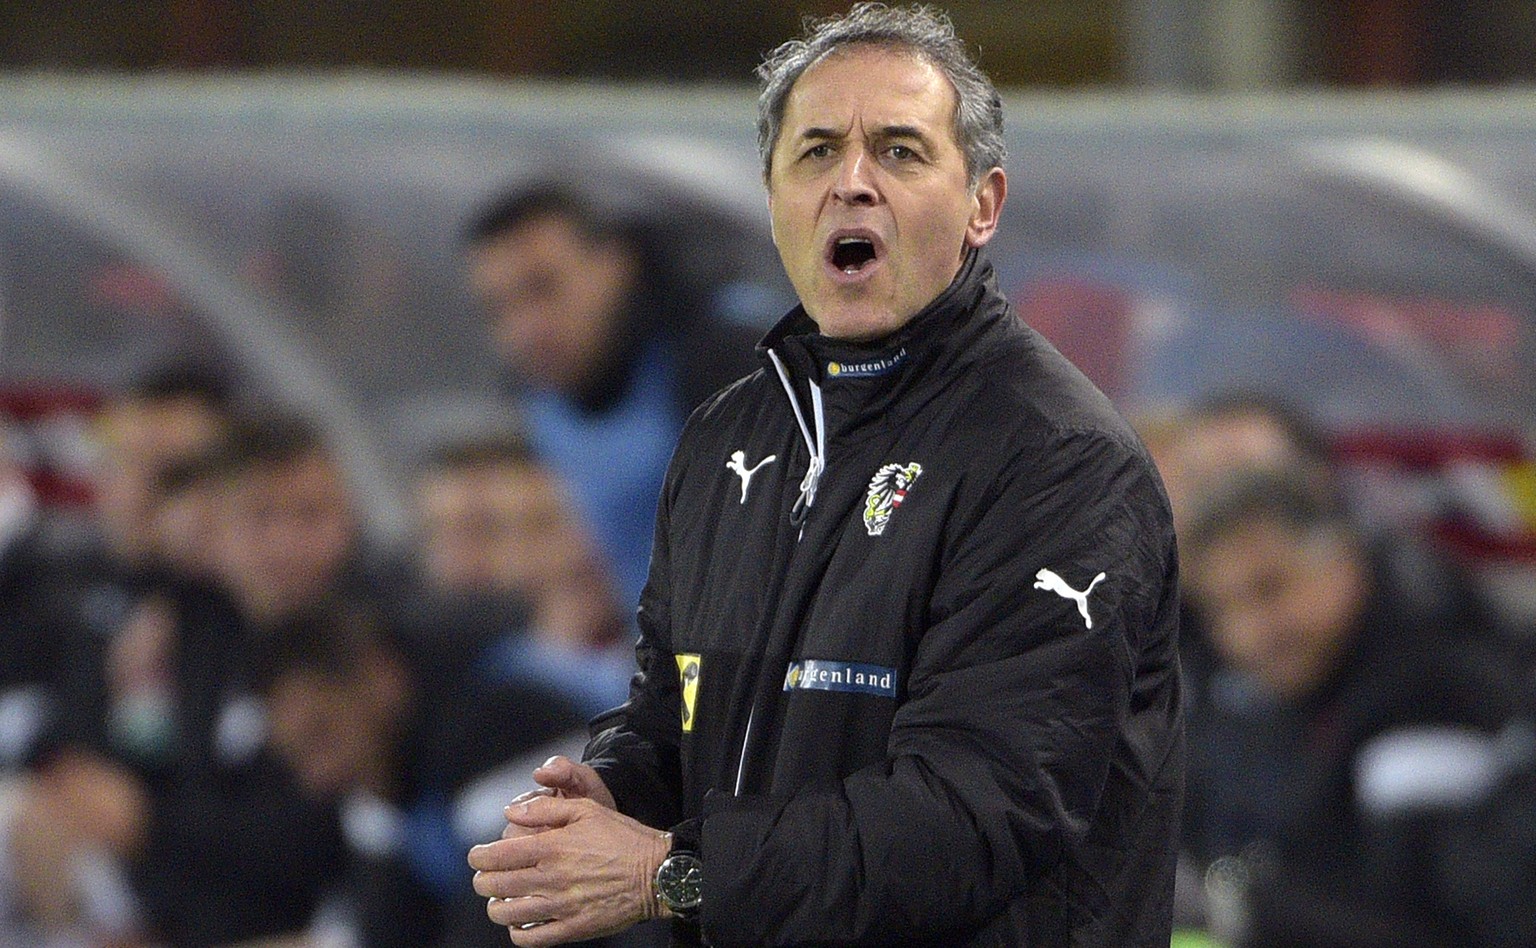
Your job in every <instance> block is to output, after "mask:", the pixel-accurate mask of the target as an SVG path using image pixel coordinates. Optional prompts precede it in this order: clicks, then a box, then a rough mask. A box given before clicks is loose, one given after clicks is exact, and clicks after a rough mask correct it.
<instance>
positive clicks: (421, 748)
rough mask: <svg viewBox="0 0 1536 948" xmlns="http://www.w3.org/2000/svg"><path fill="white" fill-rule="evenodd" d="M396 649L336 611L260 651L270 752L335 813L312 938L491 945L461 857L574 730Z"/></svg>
mask: <svg viewBox="0 0 1536 948" xmlns="http://www.w3.org/2000/svg"><path fill="white" fill-rule="evenodd" d="M409 649H410V646H409V645H407V644H406V643H404V642H403V641H402V640H400V639H398V638H396V637H395V636H394V634H393V633H392V632H391V631H390V630H389V628H388V627H387V626H386V625H385V623H384V622H383V621H382V619H381V618H380V617H379V616H378V615H377V614H376V613H375V612H373V611H371V610H369V609H367V608H365V607H363V606H361V605H359V604H355V603H349V602H347V601H346V600H343V599H326V600H323V601H320V602H317V603H312V604H310V605H308V606H306V607H305V608H303V609H301V610H299V611H297V612H294V613H290V614H288V615H286V616H285V617H284V618H282V619H280V620H279V621H278V622H277V623H276V624H275V625H274V626H273V627H272V629H271V630H270V631H269V634H268V636H267V637H266V638H265V639H264V641H263V645H262V647H261V649H260V655H259V659H258V668H259V673H258V680H259V682H260V687H261V690H262V692H263V694H264V695H265V698H266V703H267V705H268V707H269V709H270V720H271V725H272V742H273V745H274V746H275V747H276V748H277V750H278V752H279V753H280V754H281V755H282V757H283V759H284V760H285V761H286V762H287V763H288V765H289V766H290V767H291V768H292V770H293V771H294V773H296V774H297V775H298V779H299V781H300V783H301V784H302V786H303V788H304V791H305V792H306V793H307V794H309V795H310V796H311V797H312V798H313V799H315V800H317V801H324V802H326V803H332V804H337V805H339V807H340V810H341V812H342V814H343V820H342V825H343V828H344V835H345V839H346V844H347V859H348V861H347V867H346V869H345V871H344V872H343V873H341V874H340V876H339V879H340V880H341V881H340V882H339V883H338V882H337V880H332V882H333V885H334V886H336V888H337V889H338V891H337V892H335V893H333V894H334V895H335V896H336V898H335V899H334V900H332V901H331V902H330V911H329V912H328V913H327V921H326V922H325V927H324V928H323V929H321V930H319V931H317V932H316V934H317V935H318V936H321V937H324V938H328V939H338V938H339V939H340V940H341V943H343V944H349V945H358V946H360V948H433V946H441V948H450V946H451V948H469V946H474V945H483V946H486V948H496V946H503V945H505V944H506V943H507V942H506V933H505V932H502V931H500V930H498V929H496V928H494V927H493V926H489V925H487V924H486V923H485V902H484V900H483V899H481V898H480V897H479V896H477V895H475V892H474V888H473V886H472V885H471V876H472V874H473V873H472V871H471V870H470V869H469V867H468V866H467V865H465V863H464V857H463V853H464V850H465V849H466V848H467V847H468V846H470V845H472V844H473V843H475V842H481V841H484V840H487V839H494V838H495V837H496V835H497V834H498V833H499V831H500V829H501V827H502V826H503V825H504V821H505V818H504V816H503V814H502V808H503V807H504V806H505V804H506V802H507V800H508V799H509V793H510V792H511V788H515V787H517V786H518V785H519V784H520V783H521V781H522V780H523V779H525V774H526V773H527V771H528V768H529V767H531V766H534V765H537V764H538V763H540V762H542V761H543V760H544V759H545V758H546V757H547V756H548V753H549V750H548V747H549V746H551V744H552V742H559V741H561V740H562V739H565V738H567V737H568V736H569V735H571V734H573V733H576V732H577V731H579V730H580V728H581V725H582V721H583V719H582V717H581V716H580V714H579V713H578V712H577V710H576V709H575V708H574V707H573V706H572V705H571V704H570V703H569V702H567V701H566V700H565V699H564V698H563V697H562V696H560V695H559V694H557V693H556V692H553V691H551V690H549V689H547V688H540V687H537V686H535V685H532V684H529V683H527V682H523V683H513V682H509V681H507V680H505V679H492V678H490V677H487V676H476V675H457V676H452V677H448V676H442V675H435V674H430V673H428V671H427V669H425V668H424V667H423V666H422V665H421V664H420V663H419V662H418V661H417V660H416V659H415V658H414V657H413V656H411V654H410V651H409ZM227 842H228V844H229V846H230V847H231V848H232V849H234V850H236V851H239V850H240V849H242V848H243V843H242V841H241V840H240V839H239V837H238V836H236V835H231V836H230V837H229V839H228V841H227ZM332 943H334V942H332Z"/></svg>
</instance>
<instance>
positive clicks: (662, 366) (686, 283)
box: [468, 180, 753, 611]
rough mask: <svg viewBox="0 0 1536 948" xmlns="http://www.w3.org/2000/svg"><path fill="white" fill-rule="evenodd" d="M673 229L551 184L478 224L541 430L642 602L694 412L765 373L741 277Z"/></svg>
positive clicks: (496, 337)
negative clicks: (699, 267) (732, 318)
mask: <svg viewBox="0 0 1536 948" xmlns="http://www.w3.org/2000/svg"><path fill="white" fill-rule="evenodd" d="M656 216H657V218H658V219H660V220H671V219H672V218H671V216H670V215H663V214H657V215H656ZM679 216H680V217H681V216H685V215H679ZM657 230H658V228H657V227H653V226H648V225H647V222H646V221H645V220H643V219H641V218H639V217H636V216H630V217H621V216H619V215H617V214H615V213H611V212H608V211H606V210H605V209H604V208H602V207H600V206H599V205H598V204H597V202H596V201H594V200H591V199H589V198H588V197H587V196H585V195H584V194H582V193H580V192H578V191H577V190H576V189H574V188H573V187H571V186H569V185H567V184H564V183H562V182H559V181H550V180H537V181H534V182H532V183H529V184H527V185H525V186H523V187H521V188H519V189H518V190H516V191H514V192H513V193H511V194H508V195H506V196H505V197H503V198H501V199H500V200H498V201H496V202H495V203H493V204H492V205H491V206H489V207H487V208H486V209H485V210H484V211H483V212H482V213H481V214H480V216H479V217H478V218H476V219H475V220H474V221H473V222H472V223H471V225H470V227H469V231H468V236H469V242H470V243H469V279H470V285H471V287H472V289H473V290H474V292H475V294H476V295H477V296H478V297H479V298H480V299H481V300H482V301H483V302H484V304H485V306H486V308H487V310H488V311H489V315H490V328H491V334H492V339H493V342H494V344H495V346H496V349H497V352H498V354H499V355H500V356H501V358H502V360H503V361H504V362H505V364H506V365H507V367H508V368H509V369H511V370H512V372H513V374H514V375H515V376H516V378H517V380H518V382H519V383H520V385H521V387H522V391H521V392H520V398H521V401H522V404H523V407H524V409H525V414H526V417H527V421H528V430H529V438H530V440H531V441H532V444H533V447H534V450H535V451H536V452H537V453H538V455H539V456H540V458H541V459H543V460H544V462H545V463H547V464H549V465H550V467H551V468H552V469H553V470H554V472H555V473H556V474H557V475H558V476H559V477H560V479H561V480H562V481H563V482H565V483H566V484H567V485H568V486H569V488H570V490H571V495H572V499H573V501H574V502H575V505H576V509H577V511H578V513H579V514H580V516H581V517H582V519H583V521H584V523H585V525H586V527H587V529H588V530H590V531H591V533H592V535H593V538H594V539H595V540H596V541H597V543H598V547H599V549H600V551H601V552H602V554H603V555H604V556H605V557H606V559H607V565H608V569H609V571H610V572H612V574H613V575H614V577H615V579H616V580H617V582H618V587H619V593H620V596H621V600H622V602H623V603H624V604H625V609H626V611H627V610H630V609H633V608H634V605H635V602H636V601H637V600H638V599H639V595H640V587H641V586H642V585H644V583H645V576H646V569H647V565H648V563H649V560H650V545H651V527H652V525H653V521H654V519H655V514H656V497H657V495H658V494H659V493H660V492H661V483H662V478H663V476H664V474H665V473H666V466H667V457H668V451H669V450H670V449H671V446H672V445H673V443H675V441H676V440H677V434H678V432H679V431H680V430H682V426H683V421H684V420H685V419H686V418H687V417H688V413H689V412H690V411H692V410H693V408H694V407H695V406H697V405H698V404H699V403H700V402H702V401H703V400H704V398H705V397H706V396H708V395H710V394H711V393H713V392H714V391H716V390H717V389H719V388H720V387H721V386H723V385H725V384H726V383H728V382H730V381H732V380H733V379H735V378H737V377H739V376H741V375H743V374H745V373H746V372H748V371H750V370H751V368H752V365H751V361H750V354H751V343H752V341H753V334H752V333H751V332H750V331H748V330H747V329H745V328H744V327H742V326H739V325H733V324H731V323H730V322H728V321H726V320H724V319H720V318H717V317H718V316H719V315H720V313H719V310H720V308H721V305H720V301H719V299H718V296H719V295H720V293H719V291H720V290H721V289H722V287H721V284H723V283H726V281H727V276H726V274H725V273H723V272H704V273H698V272H688V271H686V270H685V268H684V267H683V266H682V265H681V264H680V263H679V262H678V261H677V260H676V258H677V257H678V256H680V254H678V253H677V252H676V251H675V250H673V251H671V252H668V249H667V248H666V247H665V246H664V243H665V241H664V240H663V239H662V236H661V235H660V234H659V233H657V232H656V231H657ZM673 239H674V240H675V239H676V238H673ZM716 239H718V235H716ZM685 242H686V243H690V244H697V243H698V242H697V241H685ZM707 250H708V248H707V247H704V246H698V247H697V248H696V250H694V251H693V252H691V254H690V255H691V256H693V257H707V256H708V254H707Z"/></svg>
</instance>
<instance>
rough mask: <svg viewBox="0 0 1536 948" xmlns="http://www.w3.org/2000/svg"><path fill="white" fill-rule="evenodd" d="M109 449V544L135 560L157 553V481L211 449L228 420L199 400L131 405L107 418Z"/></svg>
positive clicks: (103, 480)
mask: <svg viewBox="0 0 1536 948" xmlns="http://www.w3.org/2000/svg"><path fill="white" fill-rule="evenodd" d="M101 423H102V434H103V441H104V446H105V448H106V451H105V457H104V458H103V462H104V463H103V465H102V469H101V472H100V476H99V478H98V481H97V493H98V498H97V503H98V507H99V510H100V514H101V522H102V526H103V528H104V529H105V530H106V532H107V537H108V540H109V541H110V542H111V543H112V546H113V548H114V549H115V550H116V551H117V552H118V553H119V555H122V556H125V557H128V558H130V559H132V560H139V559H142V558H143V557H144V556H145V555H147V554H151V553H159V552H160V551H157V550H154V549H152V545H153V543H152V538H153V537H154V535H155V534H154V530H153V526H154V525H153V522H152V520H153V517H154V515H155V512H156V508H157V506H158V503H159V499H160V498H159V497H158V496H157V493H156V487H155V479H156V478H157V477H159V476H160V474H161V473H162V472H163V471H164V470H165V469H166V468H167V467H169V466H170V465H171V464H174V463H176V462H178V461H183V460H186V459H188V458H191V457H194V456H195V455H197V454H198V453H199V452H201V451H204V450H206V449H207V448H208V447H209V446H210V445H212V444H213V442H214V441H215V440H216V439H217V438H218V437H219V434H220V433H221V432H222V431H223V427H224V419H223V417H222V416H221V415H220V414H219V413H218V412H217V411H216V410H214V409H213V408H211V407H209V406H208V405H207V404H205V403H203V402H201V401H199V400H197V399H195V398H172V399H162V400H148V401H146V400H131V401H125V402H122V403H120V404H116V405H113V406H111V407H109V408H107V409H106V411H105V412H104V413H103V415H102V419H101Z"/></svg>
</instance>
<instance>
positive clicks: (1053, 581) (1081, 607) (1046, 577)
mask: <svg viewBox="0 0 1536 948" xmlns="http://www.w3.org/2000/svg"><path fill="white" fill-rule="evenodd" d="M1103 579H1104V574H1103V573H1100V574H1099V575H1097V576H1095V577H1093V582H1091V583H1089V584H1088V588H1087V589H1085V590H1083V591H1082V592H1078V591H1077V590H1075V589H1073V588H1072V587H1071V586H1068V585H1067V581H1066V580H1064V579H1062V578H1061V577H1060V576H1057V575H1056V574H1055V573H1053V572H1051V571H1050V570H1048V569H1042V570H1041V571H1040V572H1038V573H1036V574H1035V586H1034V588H1036V589H1045V590H1049V591H1050V592H1053V593H1055V594H1056V595H1058V596H1060V597H1062V598H1063V599H1070V600H1072V601H1073V602H1075V603H1077V611H1078V612H1081V613H1082V614H1083V622H1084V623H1086V625H1087V627H1088V628H1090V629H1091V628H1093V618H1092V617H1091V616H1090V615H1088V594H1089V593H1091V592H1093V587H1095V586H1097V585H1098V584H1099V582H1100V581H1102V580H1103Z"/></svg>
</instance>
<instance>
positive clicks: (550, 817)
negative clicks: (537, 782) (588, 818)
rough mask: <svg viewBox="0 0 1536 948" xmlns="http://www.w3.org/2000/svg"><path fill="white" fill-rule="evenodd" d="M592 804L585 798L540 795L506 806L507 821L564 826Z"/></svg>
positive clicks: (538, 825)
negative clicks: (533, 798)
mask: <svg viewBox="0 0 1536 948" xmlns="http://www.w3.org/2000/svg"><path fill="white" fill-rule="evenodd" d="M591 807H592V804H591V803H590V802H589V801H587V800H567V799H564V798H561V797H541V798H539V799H535V800H529V801H528V802H527V803H518V804H514V805H512V806H509V807H507V808H506V810H505V811H503V812H505V813H506V816H507V822H509V823H515V824H517V825H518V826H526V827H540V828H549V827H552V826H565V825H566V824H568V823H571V822H573V821H575V820H578V819H581V817H582V815H583V814H585V813H587V812H589V811H590V808H591Z"/></svg>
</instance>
